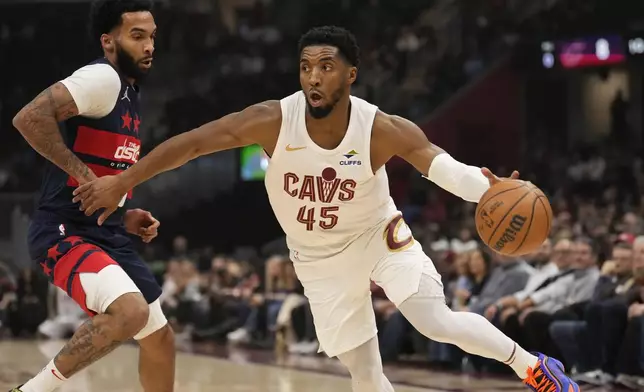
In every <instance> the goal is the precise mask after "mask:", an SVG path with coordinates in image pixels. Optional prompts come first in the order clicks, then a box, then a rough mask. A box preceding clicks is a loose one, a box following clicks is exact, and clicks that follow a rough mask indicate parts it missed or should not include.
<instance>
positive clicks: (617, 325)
mask: <svg viewBox="0 0 644 392" xmlns="http://www.w3.org/2000/svg"><path fill="white" fill-rule="evenodd" d="M641 246H644V244H638V252H640V251H641V250H639V248H640V247H641ZM639 299H640V287H639V286H638V285H637V284H636V280H635V279H634V277H633V249H632V246H631V245H630V244H627V243H618V244H616V245H615V247H614V249H613V260H610V261H607V262H606V263H604V266H603V267H602V276H601V277H600V280H599V282H598V284H597V287H596V288H595V293H594V295H593V299H592V301H591V303H590V304H589V305H588V307H587V308H586V309H585V317H584V322H585V325H584V328H583V329H581V330H580V331H579V332H581V333H582V335H581V342H582V345H581V347H580V348H581V353H582V354H581V356H580V357H579V358H578V362H579V364H580V366H583V368H584V370H586V369H588V371H587V372H584V373H583V374H581V375H579V376H578V377H577V379H578V381H579V382H583V383H587V384H594V385H607V384H609V383H612V382H613V381H615V376H616V375H617V373H618V369H617V364H618V363H617V362H618V357H619V354H620V346H621V344H622V341H623V339H624V333H625V331H626V328H627V325H628V314H629V307H630V306H631V305H632V304H633V303H636V302H637V301H638V300H639ZM633 312H635V311H633ZM635 314H636V313H633V314H632V316H635ZM553 332H554V333H555V335H556V333H557V330H556V329H555V330H554V331H553ZM620 374H621V372H620Z"/></svg>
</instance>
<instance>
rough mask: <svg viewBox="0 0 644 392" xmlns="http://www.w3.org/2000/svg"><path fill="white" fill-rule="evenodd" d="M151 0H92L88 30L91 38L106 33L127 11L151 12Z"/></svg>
mask: <svg viewBox="0 0 644 392" xmlns="http://www.w3.org/2000/svg"><path fill="white" fill-rule="evenodd" d="M153 5H154V3H153V1H152V0H94V1H93V2H92V7H91V11H90V18H89V23H90V26H89V31H90V35H91V37H92V39H93V40H98V39H100V38H101V35H103V34H107V33H109V32H110V31H112V30H113V29H114V28H115V27H117V26H120V25H121V23H122V22H123V18H122V16H123V14H125V13H128V12H140V11H149V12H152V8H153Z"/></svg>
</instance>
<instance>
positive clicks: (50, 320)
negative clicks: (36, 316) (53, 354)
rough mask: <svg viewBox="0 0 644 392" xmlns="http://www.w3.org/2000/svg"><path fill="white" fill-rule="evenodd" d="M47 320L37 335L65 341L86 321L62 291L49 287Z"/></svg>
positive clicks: (74, 303) (41, 325)
mask: <svg viewBox="0 0 644 392" xmlns="http://www.w3.org/2000/svg"><path fill="white" fill-rule="evenodd" d="M47 305H48V306H47V307H48V311H47V316H48V317H47V320H45V321H44V322H43V323H42V324H40V325H39V326H38V333H39V334H40V335H41V336H43V337H45V338H48V339H67V338H70V337H71V336H72V335H73V334H74V332H75V331H76V330H77V329H78V328H79V327H80V326H81V325H82V324H83V323H84V322H85V321H86V320H87V314H85V312H84V311H83V309H81V308H80V307H79V306H78V305H77V304H76V302H74V300H73V299H71V298H70V297H69V296H68V295H67V293H66V292H65V291H64V290H61V289H60V288H58V287H56V286H54V285H49V295H48V298H47Z"/></svg>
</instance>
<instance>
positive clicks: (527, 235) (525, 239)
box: [475, 179, 552, 256]
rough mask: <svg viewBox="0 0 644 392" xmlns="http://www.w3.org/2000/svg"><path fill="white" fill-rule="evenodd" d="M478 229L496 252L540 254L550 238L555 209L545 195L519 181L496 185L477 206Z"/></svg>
mask: <svg viewBox="0 0 644 392" xmlns="http://www.w3.org/2000/svg"><path fill="white" fill-rule="evenodd" d="M475 221H476V230H477V231H478V233H479V236H480V237H481V239H482V240H483V242H484V243H485V244H486V245H487V246H489V247H490V248H492V250H494V251H495V252H498V253H501V254H503V255H506V256H521V255H525V254H529V253H532V252H534V251H536V250H537V249H538V248H539V247H540V246H541V244H543V242H544V241H545V240H546V239H547V238H548V235H549V234H550V228H551V227H552V208H551V207H550V202H549V201H548V198H547V197H546V195H544V194H543V192H542V191H541V190H540V189H539V188H537V187H536V186H534V185H533V184H532V183H530V182H527V181H522V180H518V179H507V180H503V181H499V182H496V183H495V184H493V185H492V186H491V187H490V189H488V190H487V192H485V193H484V194H483V197H481V200H480V201H479V203H478V206H477V207H476V217H475Z"/></svg>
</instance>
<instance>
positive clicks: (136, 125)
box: [134, 113, 141, 133]
mask: <svg viewBox="0 0 644 392" xmlns="http://www.w3.org/2000/svg"><path fill="white" fill-rule="evenodd" d="M139 125H141V120H140V119H139V114H138V113H137V114H135V115H134V132H136V133H139Z"/></svg>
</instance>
